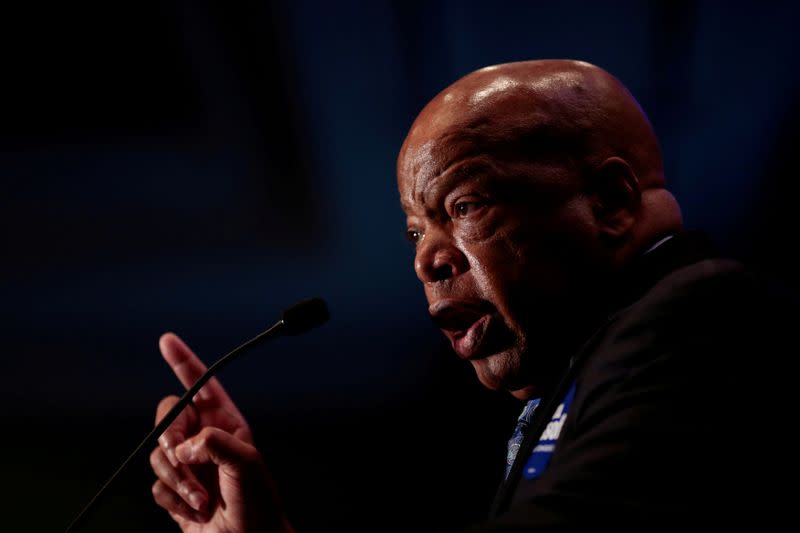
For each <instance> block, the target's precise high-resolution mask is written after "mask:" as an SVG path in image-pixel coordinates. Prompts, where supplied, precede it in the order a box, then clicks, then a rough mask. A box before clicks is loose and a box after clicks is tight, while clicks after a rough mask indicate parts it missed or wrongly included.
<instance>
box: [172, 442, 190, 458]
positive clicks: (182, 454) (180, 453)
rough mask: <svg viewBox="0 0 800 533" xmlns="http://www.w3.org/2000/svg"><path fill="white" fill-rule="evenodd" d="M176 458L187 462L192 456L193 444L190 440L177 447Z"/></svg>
mask: <svg viewBox="0 0 800 533" xmlns="http://www.w3.org/2000/svg"><path fill="white" fill-rule="evenodd" d="M174 455H175V460H176V461H177V460H180V461H181V462H186V461H189V460H191V458H192V446H191V445H190V444H189V443H188V442H183V443H181V444H179V445H178V446H177V447H176V448H175V452H174Z"/></svg>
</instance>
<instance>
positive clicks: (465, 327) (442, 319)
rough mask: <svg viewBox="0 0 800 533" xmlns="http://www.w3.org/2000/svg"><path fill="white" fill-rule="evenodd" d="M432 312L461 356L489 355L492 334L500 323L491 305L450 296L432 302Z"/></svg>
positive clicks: (430, 309)
mask: <svg viewBox="0 0 800 533" xmlns="http://www.w3.org/2000/svg"><path fill="white" fill-rule="evenodd" d="M428 311H429V313H430V315H431V318H432V319H433V321H434V323H435V324H436V325H437V326H439V328H441V329H442V330H443V331H444V333H445V335H446V336H447V338H448V339H450V343H451V345H452V346H453V350H454V351H455V352H456V353H457V354H458V356H459V357H461V358H462V359H479V358H481V357H485V356H487V355H489V353H488V350H487V349H488V347H489V340H490V335H489V333H490V332H491V330H492V325H493V324H495V323H497V322H498V321H497V320H496V318H495V317H494V314H493V311H494V308H493V307H492V306H491V304H489V303H488V302H482V301H464V300H455V299H450V298H447V299H442V300H439V301H437V302H435V303H433V304H431V306H430V307H429V308H428Z"/></svg>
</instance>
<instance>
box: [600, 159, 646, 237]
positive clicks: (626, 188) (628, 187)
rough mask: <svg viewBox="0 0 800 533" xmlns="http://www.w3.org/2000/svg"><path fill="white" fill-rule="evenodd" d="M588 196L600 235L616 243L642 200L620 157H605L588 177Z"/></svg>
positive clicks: (632, 222) (633, 220)
mask: <svg viewBox="0 0 800 533" xmlns="http://www.w3.org/2000/svg"><path fill="white" fill-rule="evenodd" d="M589 195H590V198H591V200H592V210H593V213H594V217H595V221H596V223H597V227H598V228H599V230H600V235H601V237H602V238H604V240H607V241H608V242H610V243H612V244H615V243H619V242H620V241H621V240H623V239H624V237H626V236H627V235H628V234H629V233H630V231H631V229H632V228H633V226H634V225H635V223H636V217H637V214H638V212H639V207H640V205H641V201H642V194H641V190H640V189H639V179H638V178H637V177H636V174H635V173H634V172H633V169H632V168H631V167H630V165H629V164H628V163H627V162H626V161H625V160H624V159H622V158H619V157H609V158H608V159H606V160H605V161H603V162H602V163H601V164H600V166H598V167H597V168H596V169H595V170H594V172H593V174H592V175H591V176H590V178H589Z"/></svg>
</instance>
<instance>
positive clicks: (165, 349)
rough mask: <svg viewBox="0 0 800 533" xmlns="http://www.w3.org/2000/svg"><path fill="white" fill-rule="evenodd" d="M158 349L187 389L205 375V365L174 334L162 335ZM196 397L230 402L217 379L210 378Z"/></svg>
mask: <svg viewBox="0 0 800 533" xmlns="http://www.w3.org/2000/svg"><path fill="white" fill-rule="evenodd" d="M158 347H159V349H160V350H161V355H162V356H163V357H164V360H165V361H166V362H167V364H168V365H169V366H170V368H172V371H173V372H174V373H175V375H176V376H177V377H178V380H179V381H180V382H181V384H182V385H183V386H184V387H186V388H187V389H188V388H189V387H191V386H192V385H194V383H195V382H196V381H197V380H198V379H199V378H200V376H202V375H203V374H205V372H206V370H207V369H206V365H204V364H203V362H202V361H201V360H200V358H199V357H197V355H195V353H194V352H193V351H192V350H191V349H190V348H189V347H188V346H187V345H186V343H184V342H183V341H182V340H181V339H180V337H178V336H177V335H175V334H174V333H165V334H163V335H162V336H161V338H160V339H159V340H158ZM197 396H199V397H200V398H201V399H203V400H206V401H208V400H216V401H217V402H219V403H224V402H230V401H231V400H230V398H229V397H228V394H227V393H226V392H225V389H224V388H222V384H220V382H219V381H218V380H217V378H211V379H210V380H209V381H208V383H206V384H205V385H203V388H201V389H200V391H199V392H198V393H197Z"/></svg>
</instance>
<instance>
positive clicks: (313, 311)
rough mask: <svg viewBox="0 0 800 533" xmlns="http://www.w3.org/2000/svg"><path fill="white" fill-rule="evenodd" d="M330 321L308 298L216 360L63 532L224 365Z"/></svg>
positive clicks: (85, 513) (320, 306) (319, 300)
mask: <svg viewBox="0 0 800 533" xmlns="http://www.w3.org/2000/svg"><path fill="white" fill-rule="evenodd" d="M329 318H330V313H329V312H328V306H327V304H326V303H325V300H323V299H322V298H309V299H307V300H303V301H301V302H298V303H296V304H294V305H293V306H291V307H289V308H288V309H286V310H285V311H284V312H283V314H282V315H281V319H280V320H279V321H278V322H276V323H275V324H273V325H272V326H270V327H269V328H267V329H266V330H264V331H262V332H261V333H259V334H258V335H256V336H255V337H253V338H252V339H250V340H249V341H247V342H245V343H243V344H241V345H239V346H237V347H236V348H234V349H233V350H231V351H230V352H228V353H227V354H225V355H224V356H222V357H220V358H219V359H218V360H217V361H216V362H215V363H214V364H213V365H211V366H210V367H208V370H206V372H205V374H203V375H202V376H200V378H198V380H197V381H195V383H194V385H192V386H191V387H190V388H189V389H188V390H187V391H186V392H185V393H184V394H183V396H181V398H180V399H179V400H178V402H177V403H176V404H175V405H173V406H172V409H170V410H169V412H168V413H167V414H166V415H165V416H164V418H162V419H161V421H160V422H159V423H158V424H157V425H156V427H154V428H153V429H152V431H150V433H148V434H147V436H146V437H145V438H144V440H143V441H142V442H141V443H139V445H138V446H137V447H136V449H135V450H133V453H131V454H130V455H129V456H128V458H127V459H125V461H124V462H123V463H122V464H121V465H120V467H119V468H117V470H116V472H114V473H113V474H112V475H111V477H110V478H108V481H106V482H105V484H104V485H103V486H102V487H101V488H100V490H99V491H97V494H95V495H94V497H93V498H92V499H91V500H90V501H89V503H88V504H86V507H84V508H83V510H82V511H81V512H80V513H78V516H76V517H75V519H74V520H73V521H72V523H70V525H69V526H68V527H67V529H66V530H65V533H70V532H71V531H77V529H78V527H79V526H80V525H81V524H82V523H83V521H84V520H85V519H86V517H87V516H88V512H89V511H90V510H91V509H92V508H93V507H94V505H95V504H96V503H97V502H98V501H99V499H100V497H101V496H102V495H103V493H104V492H105V491H106V489H108V487H109V486H110V485H111V483H112V482H113V481H114V479H116V478H117V476H118V475H119V474H120V472H122V471H123V470H124V469H125V467H126V466H128V463H130V462H131V461H132V460H133V459H134V458H135V457H136V456H137V455H139V452H140V451H141V450H147V449H150V448H151V447H152V446H153V445H155V443H156V441H158V438H159V437H160V436H161V434H162V433H164V431H166V429H167V428H168V427H169V425H170V424H172V422H173V421H174V420H175V419H176V418H177V417H178V415H179V414H180V413H181V411H183V410H184V409H185V408H186V406H187V405H189V403H191V401H192V398H194V396H195V394H197V393H198V392H199V391H200V389H201V388H202V387H203V385H205V384H206V382H208V380H209V379H211V378H212V377H214V375H215V374H216V373H217V372H218V371H219V370H220V369H222V368H223V367H224V366H226V365H227V364H228V363H230V362H231V361H233V360H234V359H235V358H236V357H238V356H239V355H241V354H242V353H244V352H245V351H246V350H248V349H249V348H252V347H253V346H256V345H258V344H261V343H262V342H264V341H267V340H270V339H274V338H275V337H280V336H282V335H288V336H295V335H302V334H303V333H305V332H307V331H309V330H311V329H314V328H315V327H317V326H321V325H322V324H324V323H325V322H327V321H328V319H329Z"/></svg>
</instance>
